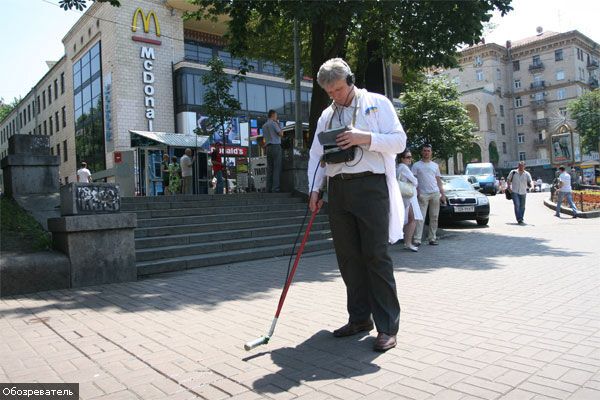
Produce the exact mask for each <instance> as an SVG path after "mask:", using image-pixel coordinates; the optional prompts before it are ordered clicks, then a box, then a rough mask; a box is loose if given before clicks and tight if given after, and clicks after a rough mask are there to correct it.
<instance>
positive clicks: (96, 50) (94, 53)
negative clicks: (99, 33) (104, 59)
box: [90, 42, 100, 57]
mask: <svg viewBox="0 0 600 400" xmlns="http://www.w3.org/2000/svg"><path fill="white" fill-rule="evenodd" d="M98 54H100V42H98V43H96V44H95V45H94V47H92V48H91V49H90V57H95V56H97V55H98Z"/></svg>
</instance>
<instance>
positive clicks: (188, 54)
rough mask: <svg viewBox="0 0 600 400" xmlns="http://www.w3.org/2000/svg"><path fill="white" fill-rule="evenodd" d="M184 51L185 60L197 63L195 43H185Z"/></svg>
mask: <svg viewBox="0 0 600 400" xmlns="http://www.w3.org/2000/svg"><path fill="white" fill-rule="evenodd" d="M184 51H185V59H186V60H190V61H198V46H197V45H196V44H195V43H190V42H185V44H184Z"/></svg>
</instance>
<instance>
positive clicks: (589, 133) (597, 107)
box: [567, 89, 600, 151]
mask: <svg viewBox="0 0 600 400" xmlns="http://www.w3.org/2000/svg"><path fill="white" fill-rule="evenodd" d="M567 107H568V110H569V113H570V114H571V118H572V119H574V120H575V121H576V122H577V132H578V133H579V135H580V136H581V144H582V147H583V149H584V150H585V151H600V148H599V146H600V89H596V90H593V91H591V92H587V93H586V94H584V95H583V96H581V97H579V98H577V99H575V100H573V101H571V102H569V104H568V106H567Z"/></svg>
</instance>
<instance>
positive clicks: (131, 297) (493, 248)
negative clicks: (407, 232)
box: [0, 224, 585, 318]
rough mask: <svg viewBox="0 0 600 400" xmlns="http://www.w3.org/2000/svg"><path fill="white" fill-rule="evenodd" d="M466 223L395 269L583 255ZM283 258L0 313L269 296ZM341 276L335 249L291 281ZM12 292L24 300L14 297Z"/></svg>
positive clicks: (305, 264) (176, 305)
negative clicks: (477, 227)
mask: <svg viewBox="0 0 600 400" xmlns="http://www.w3.org/2000/svg"><path fill="white" fill-rule="evenodd" d="M463 225H464V226H466V227H469V226H471V227H472V224H459V226H460V227H461V228H460V229H452V230H449V229H446V230H442V231H441V232H440V233H441V234H440V242H439V246H430V245H428V244H427V243H426V242H424V243H423V245H422V246H421V247H420V249H419V252H418V253H412V252H408V251H406V250H404V248H403V246H402V245H401V244H397V245H393V246H391V247H390V255H391V257H392V260H393V261H394V266H395V267H394V269H395V271H396V273H402V272H408V273H427V272H431V271H435V270H439V269H442V268H455V269H462V270H490V269H495V268H502V266H503V265H506V262H507V261H506V259H505V258H506V257H510V258H511V260H512V261H511V263H513V265H515V268H521V267H522V268H526V265H524V264H523V263H519V261H518V260H519V258H520V257H530V256H544V257H547V256H551V257H582V256H584V255H585V254H584V253H581V252H577V251H573V250H567V249H560V248H553V247H551V246H550V245H549V244H548V241H547V240H544V239H539V238H524V237H517V236H513V235H511V234H510V233H507V234H506V235H504V234H497V233H491V232H489V230H487V229H472V230H468V229H466V228H464V229H463V228H462V226H463ZM514 229H515V230H516V229H517V228H516V227H515V228H514ZM502 259H503V260H502ZM288 261H289V258H288V257H278V258H271V259H265V260H253V261H248V262H245V263H236V264H230V265H220V266H214V267H205V268H198V269H192V270H187V271H182V272H173V273H169V274H161V275H156V276H153V277H151V278H149V279H142V280H139V281H137V282H129V283H121V284H110V285H99V286H91V287H86V288H80V289H68V290H57V291H49V292H41V293H35V294H31V295H22V296H15V297H13V298H11V297H8V298H5V299H3V300H6V301H8V302H9V303H6V304H5V305H3V306H2V307H1V308H0V318H1V317H5V316H17V317H19V316H21V317H32V314H39V313H43V312H45V311H48V310H56V309H58V310H94V311H102V310H108V309H118V310H119V312H123V313H127V312H132V313H134V312H138V311H144V310H155V311H174V310H180V309H184V308H186V307H191V308H193V309H195V310H200V311H210V310H212V309H213V308H215V307H217V306H218V305H219V304H220V303H222V302H227V301H239V300H241V301H255V300H258V301H260V300H268V301H274V300H273V298H274V297H277V296H279V293H280V291H281V289H282V287H283V283H284V279H285V276H286V271H287V267H288ZM548 268H552V265H551V264H549V265H548ZM339 277H340V275H339V270H338V267H337V261H336V257H335V254H334V253H333V251H329V252H320V253H308V254H305V255H303V257H302V259H301V260H300V264H299V267H298V272H297V274H296V276H295V277H294V284H301V283H303V282H304V283H311V282H330V281H333V280H336V279H339ZM340 285H342V283H340ZM11 299H20V300H22V301H19V302H18V303H16V302H13V301H11ZM0 304H1V303H0ZM273 307H274V306H273Z"/></svg>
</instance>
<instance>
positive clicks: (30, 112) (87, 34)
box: [0, 0, 312, 195]
mask: <svg viewBox="0 0 600 400" xmlns="http://www.w3.org/2000/svg"><path fill="white" fill-rule="evenodd" d="M190 7H192V6H191V5H189V4H188V3H187V2H186V1H184V0H166V1H163V0H140V1H135V2H129V1H128V2H122V3H121V6H120V7H112V6H110V4H108V3H99V2H96V3H94V4H93V5H91V6H90V7H89V8H88V9H87V10H86V12H85V14H84V15H83V16H82V17H81V18H80V19H79V20H78V21H77V22H76V23H75V25H74V26H73V27H72V28H71V29H70V30H69V32H68V33H67V34H66V36H65V37H64V38H63V40H62V41H63V45H64V49H65V54H64V56H63V57H62V58H61V59H60V60H59V61H58V62H56V63H53V64H52V65H50V69H49V71H48V72H47V73H46V75H45V76H44V77H42V79H41V80H40V81H39V82H38V83H37V84H36V85H35V86H34V87H33V88H32V90H31V91H30V92H29V93H28V94H27V95H26V96H25V97H24V98H23V99H22V101H21V102H20V103H19V104H18V105H17V107H16V108H15V109H14V110H13V111H12V112H11V114H10V115H8V116H7V117H6V118H5V119H4V120H3V121H1V122H0V158H2V157H5V156H6V153H7V141H8V138H9V137H10V136H12V135H14V134H36V135H48V136H50V143H51V148H52V152H53V154H56V155H59V156H60V160H61V164H60V167H59V172H60V179H61V184H66V183H68V182H73V181H74V180H76V171H77V168H78V165H79V164H80V162H81V161H86V162H87V164H88V167H89V168H90V169H91V171H92V173H93V178H94V179H99V180H105V181H108V182H119V179H121V178H120V175H119V174H118V173H117V172H116V171H117V169H118V167H119V165H118V164H120V163H122V162H123V158H122V154H123V153H124V152H132V153H133V157H134V159H135V161H134V162H133V163H132V165H131V166H130V173H129V175H132V176H133V175H135V174H137V173H139V171H141V170H145V169H146V167H147V166H146V165H141V164H140V159H138V158H139V156H140V154H138V153H137V149H136V147H135V145H134V146H132V134H131V133H130V131H149V132H166V133H179V134H182V135H194V130H195V129H196V128H200V127H201V126H200V123H201V121H202V120H203V118H204V117H205V116H204V115H203V112H204V107H203V102H204V100H203V95H204V85H203V84H202V76H203V75H204V74H206V73H207V71H208V70H209V69H208V67H207V62H208V61H209V60H210V59H211V58H212V57H213V56H218V57H220V58H221V59H222V60H223V61H224V62H225V67H226V68H225V71H226V72H227V73H228V74H231V75H234V74H236V73H237V72H238V67H239V65H240V62H241V60H238V59H236V58H234V57H232V56H231V54H230V53H228V52H227V51H226V50H225V42H224V40H223V37H222V36H223V34H224V32H225V27H226V24H225V22H224V21H218V22H216V23H215V22H212V21H195V20H193V21H192V20H190V21H184V20H183V18H182V16H183V13H184V12H185V11H189V10H190ZM250 65H252V67H253V70H252V71H251V72H250V73H248V74H247V76H246V78H245V80H244V81H242V82H239V83H238V82H234V83H233V87H232V94H233V95H235V96H236V98H237V99H238V100H239V101H240V103H241V110H240V112H239V113H238V115H237V117H236V118H235V119H234V120H232V121H231V124H235V126H233V127H230V128H231V129H232V130H233V131H236V132H237V133H238V136H237V137H233V136H232V137H231V141H230V142H229V143H230V144H231V145H232V146H240V145H242V140H241V138H240V137H239V134H240V126H242V127H243V128H247V131H248V132H246V134H249V135H257V134H258V133H259V130H260V126H261V125H262V122H263V121H264V120H265V119H266V116H267V111H268V110H269V109H275V110H276V111H277V112H278V114H279V116H280V120H281V121H292V120H293V119H294V111H293V110H294V105H295V97H294V90H293V86H292V85H291V82H290V81H289V80H286V79H284V77H283V74H282V72H281V70H280V69H279V68H278V67H277V66H276V65H274V64H273V63H271V62H269V61H268V60H250ZM301 86H302V93H301V99H302V113H303V119H305V120H308V112H309V109H310V105H309V101H310V93H311V89H312V83H311V81H310V80H304V81H303V82H302V83H301ZM243 133H244V132H242V134H243ZM177 155H180V154H177ZM128 168H129V167H128ZM122 187H125V188H129V187H132V185H123V186H122ZM133 190H134V191H135V192H139V190H138V188H136V189H132V190H129V189H127V190H125V192H124V193H123V194H124V195H133V194H134V192H133Z"/></svg>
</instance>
